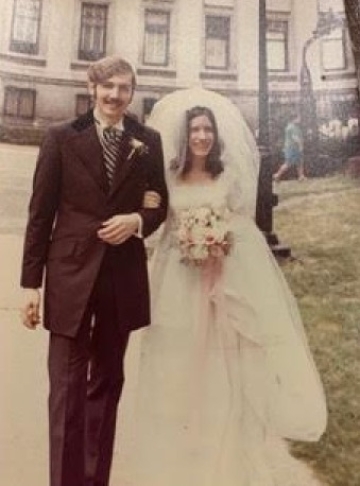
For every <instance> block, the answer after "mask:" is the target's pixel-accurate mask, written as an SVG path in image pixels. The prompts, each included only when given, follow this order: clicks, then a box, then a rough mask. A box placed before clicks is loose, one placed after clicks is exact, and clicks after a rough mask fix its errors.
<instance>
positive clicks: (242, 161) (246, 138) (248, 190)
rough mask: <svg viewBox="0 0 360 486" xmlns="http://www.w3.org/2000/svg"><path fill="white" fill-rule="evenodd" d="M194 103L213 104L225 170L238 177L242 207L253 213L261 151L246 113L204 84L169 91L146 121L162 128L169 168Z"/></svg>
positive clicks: (197, 104) (177, 152)
mask: <svg viewBox="0 0 360 486" xmlns="http://www.w3.org/2000/svg"><path fill="white" fill-rule="evenodd" d="M194 106H204V107H207V108H210V109H211V110H212V112H213V113H214V115H215V119H216V122H217V125H218V130H219V137H220V140H221V143H222V146H223V151H222V154H221V159H222V161H223V163H224V166H225V170H227V171H229V172H232V173H233V174H234V176H236V178H237V179H238V181H239V189H240V197H241V200H242V201H241V203H242V207H243V208H244V210H245V211H246V212H248V214H249V215H251V216H253V215H254V214H255V206H256V193H257V180H258V172H259V154H258V150H257V147H256V143H255V140H254V137H253V135H252V133H251V131H250V129H249V127H248V126H247V124H246V122H245V120H244V118H243V116H242V115H241V113H240V111H239V109H238V108H237V107H236V105H235V104H234V103H233V102H232V101H230V100H229V99H228V98H225V97H224V96H222V95H220V94H218V93H215V92H213V91H208V90H205V89H203V88H190V89H183V90H178V91H175V92H173V93H171V94H169V95H166V96H164V97H163V98H162V99H161V100H160V101H159V102H157V103H156V104H155V106H154V108H153V111H152V113H151V116H150V118H149V119H148V122H147V124H148V125H149V126H151V127H153V128H155V129H156V130H158V131H159V132H160V135H161V138H162V143H163V150H164V158H165V166H166V169H167V170H166V172H167V173H169V170H168V169H169V168H170V163H171V161H172V160H173V159H174V158H176V157H178V156H179V154H180V152H181V145H182V143H183V142H184V129H185V128H184V127H185V119H186V118H185V115H186V111H187V110H189V109H190V108H192V107H194ZM168 182H169V183H170V180H169V181H168Z"/></svg>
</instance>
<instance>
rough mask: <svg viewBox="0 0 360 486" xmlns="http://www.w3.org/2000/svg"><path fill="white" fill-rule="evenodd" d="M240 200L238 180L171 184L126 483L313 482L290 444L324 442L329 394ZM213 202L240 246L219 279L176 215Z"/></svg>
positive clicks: (246, 485) (262, 485)
mask: <svg viewBox="0 0 360 486" xmlns="http://www.w3.org/2000/svg"><path fill="white" fill-rule="evenodd" d="M240 191H241V188H240V186H238V184H237V182H236V178H233V177H232V176H231V172H230V171H225V172H224V173H223V174H221V175H220V176H219V177H218V179H217V180H216V181H214V182H211V183H209V184H203V185H185V184H173V185H171V186H170V209H169V211H170V212H169V217H168V220H167V222H166V225H165V228H164V230H163V233H162V235H161V237H160V241H159V243H158V245H157V248H156V251H155V254H154V256H153V258H152V261H151V273H150V275H151V289H152V325H151V326H150V327H149V328H147V329H145V330H143V331H141V333H142V342H141V348H140V353H139V359H140V362H139V374H138V383H137V387H136V393H135V401H134V402H135V403H134V404H133V406H131V407H130V408H129V410H130V414H129V415H132V417H131V419H130V416H129V420H131V423H132V425H133V426H134V427H132V429H133V430H132V432H133V438H132V440H129V441H128V443H123V444H122V446H123V448H124V449H123V450H124V451H125V449H126V448H127V449H128V450H127V453H126V452H124V457H126V459H125V460H124V465H123V467H124V475H125V476H126V477H127V482H126V483H124V484H126V485H127V484H130V485H133V486H292V485H296V486H305V485H306V486H309V485H310V484H313V483H312V475H311V472H310V471H308V470H307V469H304V467H303V466H302V465H301V467H300V465H299V463H298V461H295V459H293V458H292V457H291V456H290V454H289V453H288V451H287V448H286V446H285V442H284V441H283V440H282V439H281V438H292V439H297V440H305V441H315V440H318V439H319V437H320V436H321V434H322V433H323V431H324V429H325V425H326V405H325V398H324V394H323V389H322V386H321V383H320V380H319V376H318V374H317V371H316V368H315V365H314V363H313V360H312V357H311V353H310V351H309V348H308V345H307V341H306V337H305V334H304V330H303V326H302V322H301V318H300V316H299V313H298V309H297V305H296V303H295V301H294V298H293V296H292V294H291V292H290V291H289V288H288V286H287V283H286V282H285V280H284V277H283V275H282V272H281V270H280V269H279V267H278V265H277V263H276V261H275V260H274V258H273V256H272V254H271V252H270V250H269V248H268V246H267V243H266V242H265V240H264V237H263V235H262V233H261V232H260V231H259V230H258V229H257V227H256V225H255V223H254V222H253V220H252V218H251V217H249V216H248V215H247V214H245V213H243V211H242V207H241V198H240V197H239V194H240ZM206 205H211V206H213V207H216V208H223V207H224V206H226V207H228V208H229V209H230V210H231V223H230V224H231V231H232V232H233V236H234V239H233V244H232V248H231V251H230V254H229V255H228V256H226V257H225V258H224V260H223V265H222V269H221V271H220V272H219V271H218V270H217V273H216V276H215V281H214V271H215V270H214V269H211V268H210V269H209V268H201V267H195V266H191V265H185V264H183V263H181V262H180V253H179V249H178V247H177V244H176V238H175V235H174V231H175V227H176V219H177V215H178V213H179V211H181V210H182V209H185V208H192V207H198V206H206ZM127 420H128V419H127V417H126V413H125V415H124V417H123V421H125V422H126V421H127ZM125 427H126V424H125ZM129 448H130V449H129Z"/></svg>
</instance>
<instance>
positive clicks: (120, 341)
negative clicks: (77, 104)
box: [21, 57, 168, 486]
mask: <svg viewBox="0 0 360 486" xmlns="http://www.w3.org/2000/svg"><path fill="white" fill-rule="evenodd" d="M88 79H89V90H90V93H91V94H92V95H93V98H94V103H95V107H94V110H91V111H90V112H88V113H87V114H86V115H84V116H81V117H80V118H78V119H76V120H75V121H73V122H72V123H66V124H62V125H60V126H57V127H53V128H50V129H49V131H48V133H47V135H46V137H45V139H44V142H43V144H42V146H41V149H40V152H39V156H38V160H37V166H36V171H35V176H34V185H33V193H32V197H31V201H30V207H29V219H28V224H27V230H26V236H25V244H24V255H23V265H22V277H21V285H22V287H23V288H24V291H23V292H24V302H23V307H22V316H23V322H24V324H25V326H27V327H28V328H30V329H33V328H35V327H36V326H37V324H38V323H39V320H40V317H39V306H40V294H39V289H40V287H41V286H42V282H43V274H44V270H45V269H46V272H45V284H44V325H45V327H46V328H47V329H48V330H49V331H50V342H49V358H48V366H49V378H50V395H49V420H50V477H51V481H50V484H51V486H85V485H86V486H108V484H109V475H110V468H111V460H112V454H113V443H114V436H115V426H116V415H117V406H118V401H119V399H120V395H121V390H122V386H123V382H124V377H123V358H124V353H125V350H126V346H127V342H128V336H129V333H130V331H132V330H134V329H138V328H140V327H143V326H147V325H148V324H149V322H150V316H149V314H150V311H149V289H148V275H147V266H146V252H145V248H144V242H143V237H146V236H148V235H149V234H151V233H152V232H153V231H154V230H156V229H157V228H158V226H159V225H160V224H161V223H162V221H163V220H164V218H165V216H166V211H167V200H168V194H167V189H166V185H165V180H164V171H163V154H162V147H161V142H160V137H159V134H158V133H157V132H155V131H154V130H151V129H149V128H146V127H144V126H143V125H142V124H140V123H138V122H137V121H136V120H135V119H134V118H133V117H131V116H129V115H127V114H126V109H127V107H128V105H129V104H130V102H131V100H132V97H133V92H134V87H135V75H134V72H133V69H132V67H131V66H130V65H129V64H128V63H127V62H126V61H124V60H123V59H121V58H118V57H111V58H105V59H103V60H100V61H97V62H95V63H94V64H92V65H91V66H90V68H89V71H88ZM109 134H110V135H109ZM109 140H110V142H109Z"/></svg>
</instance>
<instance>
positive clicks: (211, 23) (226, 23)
mask: <svg viewBox="0 0 360 486" xmlns="http://www.w3.org/2000/svg"><path fill="white" fill-rule="evenodd" d="M229 55H230V17H228V16H226V17H225V16H218V15H206V16H205V67H206V68H209V69H228V68H229Z"/></svg>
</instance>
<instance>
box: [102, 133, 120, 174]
mask: <svg viewBox="0 0 360 486" xmlns="http://www.w3.org/2000/svg"><path fill="white" fill-rule="evenodd" d="M120 140H121V132H120V131H119V130H116V128H114V127H107V128H105V129H104V130H103V154H104V162H105V169H106V174H107V177H108V180H109V182H110V183H111V182H112V180H113V178H114V173H115V170H116V159H117V156H118V153H119V143H120Z"/></svg>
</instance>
